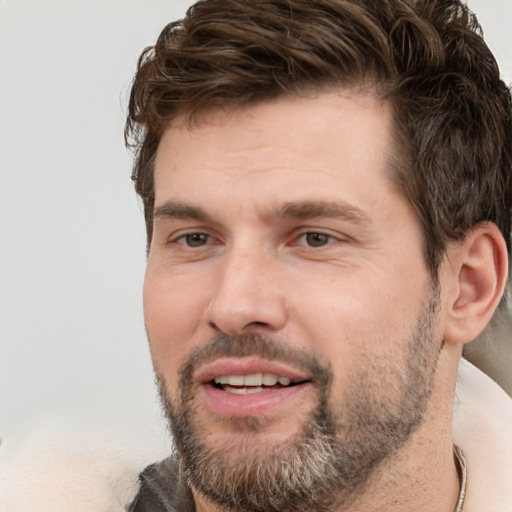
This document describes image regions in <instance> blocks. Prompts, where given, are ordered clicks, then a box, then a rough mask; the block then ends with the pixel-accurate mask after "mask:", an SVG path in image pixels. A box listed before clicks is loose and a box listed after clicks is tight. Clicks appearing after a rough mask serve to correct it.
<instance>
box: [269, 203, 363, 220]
mask: <svg viewBox="0 0 512 512" xmlns="http://www.w3.org/2000/svg"><path fill="white" fill-rule="evenodd" d="M268 216H269V217H275V218H278V219H285V218H292V219H314V218H316V217H330V218H340V219H343V220H346V221H348V222H351V223H353V224H360V225H370V224H371V223H372V221H371V219H370V217H369V216H368V215H367V214H366V213H365V212H364V211H363V210H361V209H360V208H357V207H356V206H354V205H352V204H349V203H346V202H345V201H298V202H290V203H284V204H282V205H279V206H278V207H277V208H273V209H271V210H270V211H268Z"/></svg>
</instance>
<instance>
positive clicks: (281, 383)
mask: <svg viewBox="0 0 512 512" xmlns="http://www.w3.org/2000/svg"><path fill="white" fill-rule="evenodd" d="M305 382H309V381H306V380H303V381H293V380H292V379H290V378H288V377H284V376H280V375H275V374H272V373H253V374H250V375H220V376H218V377H215V378H214V379H213V380H212V381H211V384H212V386H214V387H215V388H217V389H221V390H222V391H225V392H226V393H232V394H234V395H249V394H254V393H264V392H266V391H272V390H278V389H283V388H290V387H293V386H296V385H298V384H302V383H305Z"/></svg>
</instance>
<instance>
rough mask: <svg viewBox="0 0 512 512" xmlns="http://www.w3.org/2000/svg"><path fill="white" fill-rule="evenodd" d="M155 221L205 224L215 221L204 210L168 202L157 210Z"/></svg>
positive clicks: (154, 214)
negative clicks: (181, 220) (177, 220)
mask: <svg viewBox="0 0 512 512" xmlns="http://www.w3.org/2000/svg"><path fill="white" fill-rule="evenodd" d="M153 219H155V220H159V219H195V220H200V221H203V222H211V221H213V219H212V217H210V215H208V214H207V213H206V212H205V211H204V210H203V209H202V208H199V207H197V206H191V205H188V204H185V203H177V202H174V201H168V202H166V203H164V204H162V205H161V206H158V207H157V208H155V211H154V213H153Z"/></svg>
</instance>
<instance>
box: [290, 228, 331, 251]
mask: <svg viewBox="0 0 512 512" xmlns="http://www.w3.org/2000/svg"><path fill="white" fill-rule="evenodd" d="M334 241H336V239H335V238H334V237H333V236H331V235H327V234H325V233H318V232H316V231H308V232H307V233H302V235H300V236H299V237H298V239H297V245H306V246H308V247H322V246H324V245H327V244H330V243H332V242H334Z"/></svg>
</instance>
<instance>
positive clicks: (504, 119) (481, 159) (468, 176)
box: [125, 0, 512, 276]
mask: <svg viewBox="0 0 512 512" xmlns="http://www.w3.org/2000/svg"><path fill="white" fill-rule="evenodd" d="M361 85H362V86H371V87H372V88H373V90H375V91H377V93H378V94H379V96H380V97H381V98H382V99H383V100H388V101H391V102H392V104H393V106H394V114H395V130H394V135H395V148H394V153H395V158H394V162H393V163H394V169H395V175H394V181H395V183H396V185H397V186H398V187H399V188H400V190H401V191H402V192H403V193H404V194H405V195H406V196H407V197H408V198H409V200H410V201H411V203H412V205H413V206H414V208H415V209H416V212H417V214H418V217H419V219H420V220H421V222H422V225H423V230H424V252H425V258H426V262H427V266H428V268H429V270H430V271H431V273H432V275H434V276H436V275H437V269H438V266H439V264H440V262H441V260H442V257H443V254H444V251H445V249H446V244H447V242H449V241H452V240H453V241H456V240H461V239H463V238H464V236H465V234H466V233H467V232H468V230H470V229H472V228H473V227H474V226H475V225H477V224H478V223H481V222H485V221H490V222H493V223H495V224H496V225H497V226H498V228H499V229H500V231H501V233H502V234H503V236H504V238H505V240H506V242H507V246H508V249H509V252H510V231H511V213H512V212H511V210H512V206H511V203H512V198H511V194H512V191H511V170H512V154H511V152H512V106H511V104H512V102H511V97H510V91H509V90H508V88H507V87H506V86H505V84H504V83H503V81H501V80H500V77H499V69H498V65H497V63H496V60H495V59H494V57H493V55H492V53H491V51H490V50H489V48H488V47H487V45H486V44H485V42H484V40H483V37H482V33H481V29H480V26H479V24H478V22H477V20H476V18H475V16H474V15H473V14H472V13H471V12H470V11H469V10H468V9H467V7H466V6H465V5H464V4H462V3H461V2H460V1H456V0H421V1H415V0H385V1H384V0H315V1H311V0H203V1H200V2H198V3H197V4H196V5H194V6H193V7H191V8H190V9H189V10H188V12H187V14H186V17H185V18H184V19H183V20H181V21H178V22H174V23H170V24H169V25H167V26H166V27H165V29H164V30H163V32H162V33H161V35H160V37H159V38H158V41H157V43H156V45H155V46H154V47H150V48H146V49H145V50H144V52H143V53H142V55H141V57H140V59H139V64H138V71H137V74H136V76H135V79H134V83H133V87H132V91H131V97H130V103H129V113H128V118H127V123H126V129H125V136H126V140H127V143H128V144H129V145H131V146H132V147H134V148H135V164H134V169H133V175H132V178H133V180H134V181H135V187H136V191H137V193H138V194H139V195H140V196H141V198H142V200H143V202H144V212H145V219H146V226H147V233H148V241H150V240H151V236H152V221H153V208H154V182H153V171H154V158H155V155H156V152H157V149H158V144H159V141H160V138H161V136H162V134H163V131H164V130H165V129H166V127H167V126H168V125H169V122H170V121H171V120H172V119H173V118H174V117H176V116H177V115H178V114H182V113H185V114H189V115H190V116H191V117H193V116H194V114H195V113H196V112H198V111H200V110H201V109H203V108H205V107H212V106H225V105H232V106H233V105H234V106H236V105H239V104H244V103H248V102H253V101H257V100H265V99H270V98H274V97H277V96H279V95H284V94H295V95H297V94H299V95H300V94H304V93H307V92H308V91H311V90H314V91H317V90H321V89H323V88H331V89H332V88H335V87H351V86H361Z"/></svg>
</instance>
